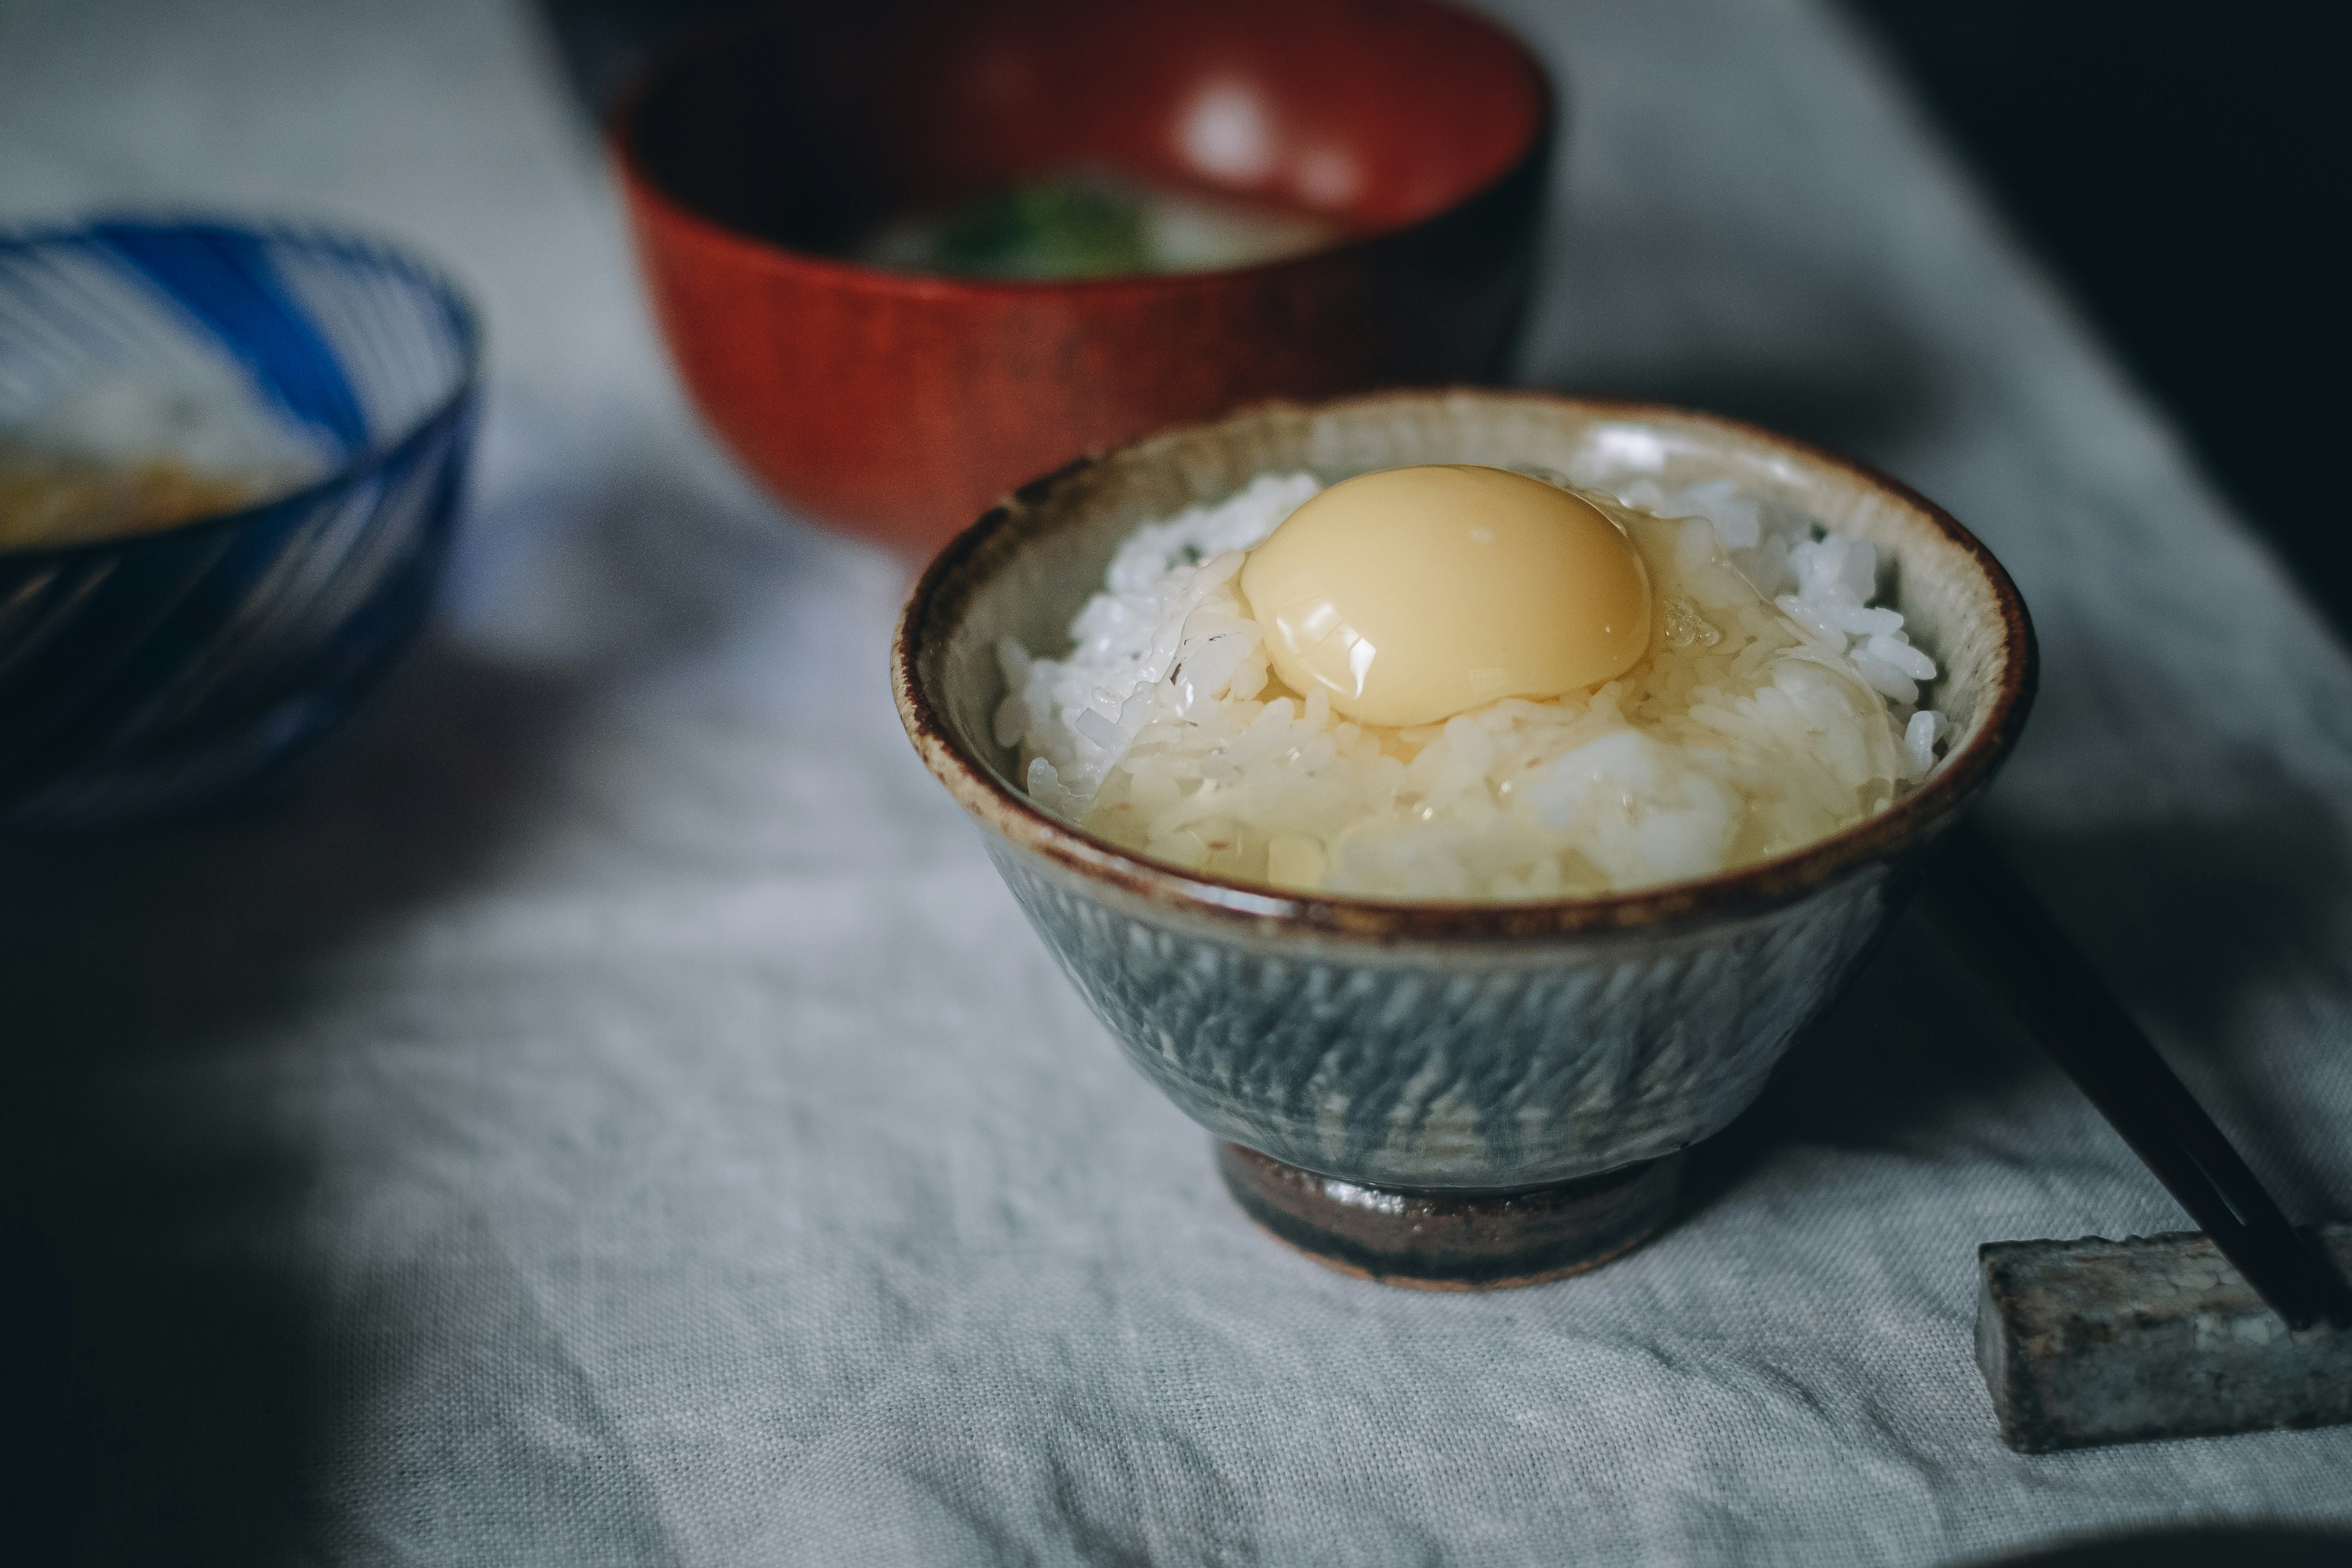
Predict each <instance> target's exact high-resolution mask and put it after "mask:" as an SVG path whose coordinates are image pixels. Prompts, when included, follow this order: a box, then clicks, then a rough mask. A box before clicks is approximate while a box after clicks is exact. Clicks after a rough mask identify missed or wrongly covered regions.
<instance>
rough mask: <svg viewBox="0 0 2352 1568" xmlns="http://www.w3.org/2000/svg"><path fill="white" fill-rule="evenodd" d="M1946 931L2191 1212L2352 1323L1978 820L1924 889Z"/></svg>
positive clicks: (2273, 1288) (2322, 1308) (2266, 1291)
mask: <svg viewBox="0 0 2352 1568" xmlns="http://www.w3.org/2000/svg"><path fill="white" fill-rule="evenodd" d="M1920 912H1921V913H1922V914H1923V915H1925V916H1926V917H1927V920H1928V922H1929V924H1930V925H1931V926H1932V927H1933V929H1934V930H1935V931H1936V933H1937V936H1938V937H1939V938H1941V939H1942V941H1943V942H1944V943H1945V944H1946V945H1947V946H1948V947H1949V948H1951V949H1952V950H1953V951H1954V952H1957V953H1958V954H1959V956H1961V957H1962V958H1963V959H1965V960H1967V961H1968V963H1969V967H1970V968H1971V970H1973V971H1974V973H1975V975H1976V978H1977V982H1978V984H1980V985H1982V986H1983V987H1984V988H1985V990H1986V991H1987V992H1988V993H1989V994H1991V995H1992V996H1993V997H1994V998H1995V999H1996V1000H1997V1001H1999V1002H2000V1003H2001V1004H2002V1005H2004V1006H2005V1007H2006V1008H2007V1009H2008V1010H2009V1011H2010V1012H2011V1014H2012V1015H2013V1016H2015V1017H2016V1018H2017V1020H2018V1021H2019V1022H2020V1023H2021V1025H2022V1026H2024V1028H2025V1030H2026V1032H2027V1033H2028V1034H2030V1035H2032V1037H2033V1038H2034V1039H2036V1040H2037V1041H2039V1042H2040V1043H2041V1045H2042V1048H2043V1049H2044V1050H2046V1051H2048V1052H2049V1053H2050V1055H2051V1056H2052V1057H2053V1058H2056V1060H2057V1063H2058V1065H2059V1066H2060V1067H2061V1068H2064V1069H2065V1072H2066V1076H2067V1077H2069V1078H2071V1079H2074V1082H2075V1084H2076V1085H2077V1086H2078V1087H2079V1088H2080V1089H2082V1090H2083V1092H2084V1095H2085V1096H2087V1097H2088V1098H2089V1100H2090V1101H2091V1103H2092V1104H2093V1105H2095V1106H2096V1107H2097V1108H2098V1110H2099V1113H2100V1114H2101V1115H2102V1116H2105V1118H2106V1119H2107V1121H2108V1122H2109V1123H2110V1124H2111V1125H2112V1126H2113V1127H2114V1128H2115V1130H2116V1131H2117V1132H2119V1133H2121V1134H2123V1138H2124V1142H2126V1143H2128V1144H2130V1145H2131V1147H2132V1152H2135V1153H2137V1155H2138V1156H2139V1157H2140V1159H2141V1161H2142V1162H2144V1163H2146V1164H2147V1168H2148V1169H2149V1170H2151V1171H2153V1172H2154V1173H2156V1177H2157V1179H2158V1181H2160V1182H2162V1183H2163V1184H2165V1186H2166V1188H2167V1189H2168V1190H2169V1191H2170V1192H2171V1194H2172V1195H2173V1196H2174V1197H2176V1198H2178V1199H2179V1201H2180V1206H2181V1207H2183V1208H2185V1209H2187V1210H2188V1211H2189V1215H2190V1217H2191V1218H2193V1219H2195V1220H2196V1221H2197V1223H2198V1224H2199V1225H2200V1226H2203V1227H2204V1230H2205V1233H2206V1234H2207V1235H2209V1236H2210V1237H2212V1238H2213V1241H2214V1244H2215V1245H2216V1246H2218V1247H2221V1254H2222V1256H2223V1257H2225V1258H2228V1259H2229V1260H2230V1261H2231V1263H2233V1264H2235V1265H2237V1268H2238V1272H2239V1273H2241V1274H2242V1275H2244V1276H2245V1278H2246V1281H2247V1283H2249V1284H2251V1285H2252V1286H2253V1288H2254V1289H2256V1290H2257V1291H2259V1292H2260V1293H2261V1295H2262V1298H2263V1300H2265V1301H2267V1302H2268V1303H2270V1306H2271V1310H2273V1311H2274V1312H2276V1313H2277V1314H2278V1315H2279V1316H2280V1317H2281V1318H2284V1320H2286V1322H2287V1324H2288V1326H2289V1327H2291V1328H2296V1329H2303V1328H2308V1327H2310V1325H2311V1324H2312V1323H2313V1322H2314V1321H2315V1320H2317V1319H2320V1318H2326V1319H2327V1320H2328V1321H2331V1322H2333V1323H2335V1324H2336V1326H2337V1327H2338V1328H2344V1329H2352V1287H2347V1285H2346V1283H2345V1281H2344V1280H2343V1279H2342V1278H2341V1277H2340V1276H2339V1275H2338V1274H2337V1273H2336V1269H2335V1268H2334V1266H2333V1265H2332V1264H2330V1263H2329V1262H2328V1261H2327V1258H2326V1255H2325V1254H2323V1253H2322V1252H2320V1250H2319V1249H2318V1247H2315V1245H2314V1244H2313V1243H2312V1241H2311V1239H2310V1237H2308V1236H2307V1235H2306V1234H2305V1233H2304V1232H2302V1231H2299V1230H2297V1229H2296V1228H2295V1227H2294V1226H2293V1225H2291V1224H2289V1223H2288V1221H2287V1218H2286V1215H2284V1214H2282V1213H2281V1212H2280V1211H2279V1206H2278V1205H2277V1204H2276V1203H2274V1202H2273V1201H2272V1199H2271V1195H2270V1194H2269V1193H2268V1192H2267V1191H2265V1190H2264V1189H2263V1184H2262V1182H2261V1180H2260V1179H2259V1178H2257V1177H2256V1176H2255V1174H2254V1173H2253V1172H2252V1171H2251V1170H2249V1169H2247V1167H2246V1163H2245V1161H2244V1160H2242V1159H2241V1158H2239V1155H2238V1152H2237V1150H2236V1149H2234V1148H2233V1147H2231V1143H2230V1141H2229V1139H2228V1138H2227V1137H2225V1136H2224V1135H2223V1134H2222V1132H2221V1129H2220V1128H2219V1127H2216V1126H2215V1125H2214V1124H2213V1121H2212V1118H2210V1117H2209V1116H2207V1115H2206V1114H2205V1111H2204V1109H2203V1108H2202V1107H2201V1106H2200V1105H2199V1104H2198V1103H2197V1100H2196V1098H2195V1097H2194V1096H2193V1095H2191V1094H2190V1093H2189V1089H2188V1086H2187V1085H2185V1084H2183V1083H2182V1082H2181V1081H2180V1079H2179V1078H2178V1077H2177V1076H2175V1075H2174V1073H2173V1071H2172V1069H2171V1068H2168V1067H2167V1066H2166V1065H2165V1062H2164V1058H2162V1057H2160V1056H2158V1054H2157V1050H2156V1047H2155V1046H2154V1045H2152V1044H2150V1043H2149V1041H2148V1038H2147V1036H2146V1035H2145V1034H2143V1033H2141V1032H2140V1028H2139V1026H2138V1025H2137V1024H2135V1023H2133V1022H2132V1019H2131V1016H2130V1015H2129V1014H2128V1013H2126V1012H2125V1011H2124V1008H2123V1005H2122V1004H2121V1003H2119V1002H2118V1001H2116V997H2115V994H2114V993H2112V992H2111V991H2109V990H2108V989H2107V987H2106V985H2105V983H2104V982H2102V981H2101V980H2100V978H2099V975H2098V972H2097V971H2096V970H2095V969H2093V968H2092V967H2091V964H2090V961H2089V960H2087V959H2085V958H2084V956H2083V954H2082V952H2081V950H2080V949H2078V948H2076V947H2075V945H2074V942H2072V941H2071V940H2069V939H2068V937H2067V935H2066V933H2065V932H2064V931H2062V930H2061V929H2059V926H2058V922H2057V921H2054V920H2053V919H2052V918H2051V917H2050V913H2049V911H2048V910H2045V909H2043V908H2042V902H2041V900H2039V899H2036V898H2035V897H2034V896H2033V891H2032V889H2031V888H2029V887H2027V886H2026V884H2025V882H2024V880H2023V879H2021V878H2020V877H2019V876H2018V874H2017V873H2016V872H2015V871H2014V870H2012V869H2011V868H2010V866H2009V865H2008V863H2007V862H2005V861H2004V860H2002V859H2001V858H2000V855H1999V853H1998V852H1996V851H1995V850H1994V849H1993V847H1992V846H1991V845H1990V844H1989V843H1987V842H1986V841H1985V839H1984V838H1983V837H1982V836H1981V835H1979V834H1978V833H1977V832H1976V831H1975V830H1974V829H1973V828H1970V827H1969V826H1966V825H1963V826H1961V827H1959V828H1958V830H1957V831H1955V832H1954V833H1953V835H1952V839H1951V842H1950V844H1949V845H1948V847H1946V848H1945V849H1944V851H1943V853H1942V855H1941V857H1940V858H1939V860H1938V862H1937V865H1936V866H1935V868H1933V869H1932V870H1931V871H1930V872H1929V874H1928V879H1927V888H1926V889H1925V892H1924V895H1923V897H1922V898H1921V900H1920Z"/></svg>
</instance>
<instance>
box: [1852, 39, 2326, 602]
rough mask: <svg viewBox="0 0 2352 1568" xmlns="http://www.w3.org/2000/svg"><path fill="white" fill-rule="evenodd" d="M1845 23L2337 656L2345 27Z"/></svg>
mask: <svg viewBox="0 0 2352 1568" xmlns="http://www.w3.org/2000/svg"><path fill="white" fill-rule="evenodd" d="M1845 4H1846V5H1847V8H1848V10H1849V11H1850V12H1851V13H1853V15H1854V16H1857V17H1858V18H1860V19H1861V20H1862V21H1863V22H1864V24H1865V25H1866V26H1868V27H1869V28H1870V29H1871V30H1872V31H1873V32H1874V33H1875V34H1876V35H1877V37H1879V39H1880V40H1881V41H1882V42H1883V43H1884V44H1885V46H1886V47H1887V49H1888V50H1889V52H1890V53H1891V54H1892V55H1893V57H1894V58H1895V59H1896V61H1897V62H1898V63H1899V64H1900V65H1901V66H1902V67H1903V68H1905V69H1906V71H1907V72H1908V73H1909V75H1910V77H1911V78H1912V79H1913V81H1914V83H1915V84H1916V86H1917V88H1918V89H1919V90H1920V92H1921V93H1922V95H1923V96H1924V97H1925V98H1926V99H1927V101H1928V103H1929V104H1930V105H1932V106H1933V108H1934V109H1935V110H1936V111H1937V117H1938V118H1939V119H1940V120H1941V121H1942V122H1943V124H1944V126H1945V128H1946V130H1947V132H1948V133H1949V134H1950V136H1951V137H1952V139H1953V140H1954V142H1957V143H1958V146H1959V147H1960V149H1961V150H1962V151H1963V153H1965V154H1966V155H1967V156H1968V157H1969V160H1970V161H1971V162H1973V163H1975V165H1976V167H1977V170H1978V172H1979V174H1980V176H1981V177H1982V178H1983V179H1984V181H1985V182H1986V184H1987V185H1988V186H1989V187H1990V189H1991V190H1992V192H1993V193H1994V195H1995V196H1996V197H1997V198H1998V199H1999V200H2000V203H2001V204H2002V205H2004V206H2005V207H2006V208H2007V210H2008V213H2009V215H2010V217H2011V220H2012V221H2013V222H2014V223H2016V224H2017V225H2018V226H2019V227H2020V228H2021V229H2022V230H2023V231H2024V232H2025V234H2026V235H2027V237H2029V238H2030V239H2031V240H2032V241H2033V242H2034V243H2035V245H2036V246H2037V247H2038V248H2039V249H2040V250H2041V251H2042V254H2043V256H2044V257H2045V258H2048V259H2049V260H2050V261H2051V262H2052V263H2053V266H2054V267H2055V268H2056V269H2057V271H2058V272H2059V273H2060V275H2061V276H2062V278H2063V279H2064V281H2065V282H2066V283H2067V284H2068V285H2069V286H2070V287H2071V289H2072V290H2073V292H2074V296H2075V298H2076V300H2079V301H2080V302H2081V304H2082V305H2083V306H2084V308H2085V309H2086V310H2088V312H2089V313H2090V315H2091V317H2092V319H2093V320H2094V321H2095V322H2096V323H2097V324H2098V326H2099V327H2100V329H2101V330H2102V331H2105V334H2106V336H2107V339H2108V341H2109V342H2111V343H2112V344H2113V345H2114V347H2115V348H2116V352H2117V353H2119V354H2120V355H2121V357H2122V358H2123V360H2124V361H2125V363H2126V364H2127V365H2128V366H2129V367H2130V369H2131V370H2132V372H2133V373H2134V374H2137V376H2138V378H2139V379H2140V382H2141V383H2142V384H2144V385H2145V386H2146V387H2147V389H2148V390H2149V391H2150V392H2151V393H2153V394H2154V395H2156V397H2157V398H2158V400H2159V401H2161V402H2162V403H2163V404H2164V405H2166V406H2167V407H2168V409H2169V411H2170V412H2171V414H2172V416H2173V417H2174V419H2175V420H2176V421H2177V422H2178V424H2179V426H2180V427H2181V429H2182V430H2183V431H2184V433H2185V434H2187V436H2188V437H2189V439H2190V441H2191V442H2192V443H2193V444H2194V445H2195V446H2196V447H2197V448H2198V451H2199V453H2200V456H2201V457H2202V458H2203V459H2204V461H2205V465H2206V468H2207V469H2208V471H2209V472H2210V473H2211V474H2212V476H2213V477H2214V478H2215V479H2217V480H2219V481H2220V483H2221V486H2222V488H2223V489H2226V490H2227V491H2228V492H2229V493H2230V495H2231V499H2233V500H2235V501H2236V502H2237V503H2238V505H2239V507H2240V509H2241V510H2243V511H2244V512H2245V513H2246V515H2247V516H2248V517H2249V518H2250V519H2251V520H2252V521H2253V523H2254V524H2255V526H2256V527H2258V528H2259V529H2261V531H2263V533H2264V534H2265V535H2266V536H2267V537H2268V538H2269V539H2270V541H2271V542H2272V543H2273V546H2274V547H2275V548H2276V549H2277V550H2278V552H2280V554H2281V555H2283V556H2284V558H2285V559H2286V561H2287V563H2288V564H2289V565H2290V566H2291V567H2292V568H2293V569H2294V572H2295V574H2296V575H2297V576H2298V577H2299V578H2301V579H2302V581H2303V582H2304V584H2305V590H2306V592H2307V593H2308V594H2309V595H2310V596H2311V597H2312V599H2313V600H2314V601H2315V602H2316V603H2317V604H2318V605H2320V607H2321V608H2322V609H2323V610H2325V611H2326V613H2327V615H2328V616H2329V617H2330V618H2331V619H2332V620H2333V621H2334V623H2335V626H2336V631H2337V634H2338V635H2339V636H2344V635H2347V634H2348V633H2352V531H2348V530H2347V521H2352V519H2347V515H2346V512H2347V509H2346V506H2345V503H2344V499H2343V490H2342V487H2341V485H2340V483H2339V482H2338V481H2337V480H2336V477H2335V475H2334V473H2333V469H2334V468H2335V465H2336V463H2337V462H2339V461H2342V460H2343V457H2344V446H2343V444H2342V442H2343V437H2342V435H2341V434H2340V432H2341V429H2342V426H2343V423H2344V418H2345V404H2346V399H2345V396H2344V394H2343V393H2342V391H2341V390H2340V386H2341V384H2342V377H2343V374H2344V369H2343V365H2344V358H2343V355H2344V340H2345V331H2344V320H2343V318H2344V310H2343V306H2342V304H2341V300H2342V295H2343V289H2344V287H2345V282H2346V273H2347V268H2346V254H2345V246H2344V243H2343V241H2342V240H2341V239H2340V238H2339V237H2338V236H2337V231H2338V230H2340V229H2341V228H2343V227H2344V226H2345V224H2344V216H2343V208H2344V207H2345V205H2346V196H2347V192H2352V91H2348V90H2347V85H2346V81H2345V73H2346V69H2347V66H2352V5H2347V4H2346V3H2345V0H1845ZM2330 212H2334V213H2336V214H2337V216H2336V218H2334V219H2333V220H2331V219H2330V218H2329V217H2328V216H2327V215H2328V214H2329V213H2330Z"/></svg>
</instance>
